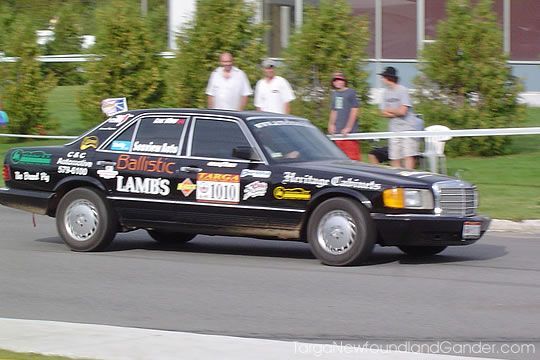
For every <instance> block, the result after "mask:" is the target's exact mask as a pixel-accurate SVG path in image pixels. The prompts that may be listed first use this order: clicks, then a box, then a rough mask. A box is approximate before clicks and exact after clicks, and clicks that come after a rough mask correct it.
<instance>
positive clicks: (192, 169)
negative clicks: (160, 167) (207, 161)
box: [180, 166, 202, 173]
mask: <svg viewBox="0 0 540 360" xmlns="http://www.w3.org/2000/svg"><path fill="white" fill-rule="evenodd" d="M180 171H184V172H188V173H200V172H201V171H202V169H201V168H198V167H192V166H182V167H181V168H180Z"/></svg>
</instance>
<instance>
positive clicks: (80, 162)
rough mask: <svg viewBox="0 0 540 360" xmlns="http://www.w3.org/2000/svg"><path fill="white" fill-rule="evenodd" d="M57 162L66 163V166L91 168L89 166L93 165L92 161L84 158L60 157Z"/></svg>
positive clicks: (58, 163) (59, 163)
mask: <svg viewBox="0 0 540 360" xmlns="http://www.w3.org/2000/svg"><path fill="white" fill-rule="evenodd" d="M68 156H69V155H68ZM56 164H57V165H64V166H79V167H85V168H89V167H91V166H92V162H91V161H86V160H84V159H64V158H59V159H58V160H57V161H56Z"/></svg>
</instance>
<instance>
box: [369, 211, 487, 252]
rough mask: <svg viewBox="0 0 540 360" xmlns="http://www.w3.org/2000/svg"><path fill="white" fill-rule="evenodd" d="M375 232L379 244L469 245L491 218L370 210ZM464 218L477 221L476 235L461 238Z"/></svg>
mask: <svg viewBox="0 0 540 360" xmlns="http://www.w3.org/2000/svg"><path fill="white" fill-rule="evenodd" d="M371 217H372V218H373V220H374V221H375V224H376V227H377V233H378V241H377V242H378V243H379V244H380V245H383V246H397V245H411V246H452V245H469V244H472V243H474V242H476V241H477V240H478V239H480V238H481V237H482V235H484V233H485V232H486V230H487V229H488V227H489V224H490V222H491V219H490V218H489V217H485V216H479V215H478V216H467V217H452V216H437V215H411V214H406V215H391V214H380V213H372V214H371ZM465 222H475V223H480V235H479V236H478V237H477V238H472V239H470V238H468V239H464V238H463V236H462V234H463V225H464V223H465Z"/></svg>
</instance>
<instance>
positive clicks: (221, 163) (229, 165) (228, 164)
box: [206, 161, 238, 168]
mask: <svg viewBox="0 0 540 360" xmlns="http://www.w3.org/2000/svg"><path fill="white" fill-rule="evenodd" d="M206 165H207V166H215V167H220V168H235V167H236V165H238V164H237V163H232V162H228V161H209V162H207V163H206Z"/></svg>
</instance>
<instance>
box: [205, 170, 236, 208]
mask: <svg viewBox="0 0 540 360" xmlns="http://www.w3.org/2000/svg"><path fill="white" fill-rule="evenodd" d="M196 198H197V201H201V202H215V203H228V204H237V203H239V202H240V175H237V174H213V173H199V174H197V192H196Z"/></svg>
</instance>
